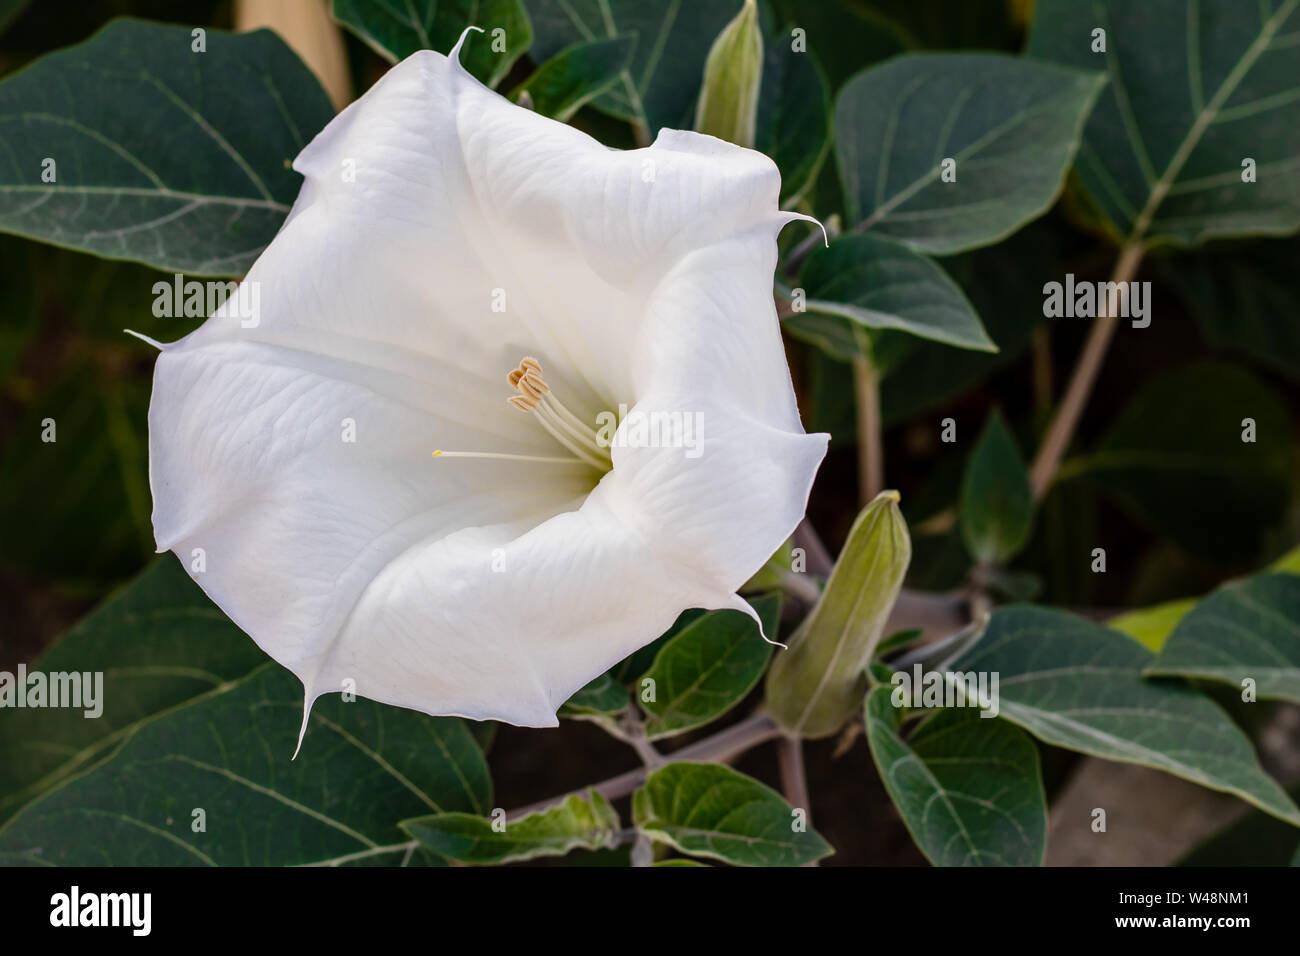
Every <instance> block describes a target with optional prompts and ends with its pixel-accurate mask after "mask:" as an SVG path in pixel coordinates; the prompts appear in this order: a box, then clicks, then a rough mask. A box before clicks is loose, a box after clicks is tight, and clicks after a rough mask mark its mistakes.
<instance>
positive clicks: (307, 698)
mask: <svg viewBox="0 0 1300 956" xmlns="http://www.w3.org/2000/svg"><path fill="white" fill-rule="evenodd" d="M318 696H319V695H318V694H313V693H312V692H311V690H310V689H309V688H308V687H307V686H306V685H305V684H304V685H303V696H302V726H301V727H299V728H298V746H296V747H294V748H293V756H292V757H290V758H289V759H290V760H297V759H298V754H299V752H300V751H301V750H302V742H303V739H304V738H305V737H306V736H307V721H309V720H311V707H312V704H314V703H316V698H317V697H318Z"/></svg>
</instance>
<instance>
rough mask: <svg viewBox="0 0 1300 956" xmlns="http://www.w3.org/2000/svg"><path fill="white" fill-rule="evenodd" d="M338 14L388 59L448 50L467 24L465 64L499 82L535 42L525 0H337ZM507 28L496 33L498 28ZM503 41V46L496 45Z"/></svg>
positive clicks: (480, 75) (479, 75)
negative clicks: (474, 29) (473, 31)
mask: <svg viewBox="0 0 1300 956" xmlns="http://www.w3.org/2000/svg"><path fill="white" fill-rule="evenodd" d="M333 13H334V19H336V20H338V21H339V23H341V24H343V25H344V26H345V27H347V28H348V29H349V30H351V31H352V32H353V33H355V34H356V35H357V36H359V37H360V38H361V39H362V40H364V41H365V42H366V44H367V45H369V46H370V47H371V48H372V49H373V50H374V51H375V52H376V53H378V54H379V55H380V56H382V57H384V58H385V59H386V60H388V61H389V62H390V63H397V62H398V61H399V60H405V59H406V58H407V57H408V56H410V55H411V54H412V53H415V52H417V51H419V50H437V51H438V52H439V53H449V52H450V51H451V49H452V47H454V46H455V45H456V41H457V40H459V39H460V36H461V34H462V33H464V32H465V29H466V28H467V27H479V28H480V29H481V30H482V31H483V32H482V33H476V34H471V35H470V36H469V37H468V38H467V39H466V41H465V46H464V48H463V49H462V50H461V63H463V64H464V65H465V69H467V70H469V72H470V73H472V74H474V76H476V77H477V78H478V79H479V80H481V81H482V82H483V83H486V84H487V85H488V86H496V85H497V84H498V83H500V82H501V79H502V78H503V77H504V76H505V75H506V74H507V73H509V72H510V67H511V66H513V65H514V62H515V60H517V59H519V57H520V56H522V55H523V54H524V53H525V52H527V50H528V47H529V45H531V44H532V42H533V30H532V25H531V24H530V23H529V22H528V14H527V12H526V11H525V10H524V5H523V3H522V2H521V0H334V8H333ZM497 30H500V31H503V32H502V33H494V31H497ZM498 41H501V42H502V43H503V44H504V47H505V49H504V50H494V49H493V47H494V46H497V45H499V43H498Z"/></svg>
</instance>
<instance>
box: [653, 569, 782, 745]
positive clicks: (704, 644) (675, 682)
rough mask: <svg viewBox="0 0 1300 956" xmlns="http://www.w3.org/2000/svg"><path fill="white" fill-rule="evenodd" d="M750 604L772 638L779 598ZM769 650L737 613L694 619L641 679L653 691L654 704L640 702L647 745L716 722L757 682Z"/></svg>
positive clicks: (767, 597)
mask: <svg viewBox="0 0 1300 956" xmlns="http://www.w3.org/2000/svg"><path fill="white" fill-rule="evenodd" d="M750 603H751V604H752V605H753V607H754V610H755V611H756V612H757V613H758V616H759V618H760V619H761V620H762V621H763V630H764V631H765V632H767V634H769V635H771V636H772V637H773V638H775V636H776V629H777V624H778V622H779V619H780V615H781V595H780V594H779V593H778V594H769V595H765V596H763V597H758V598H755V599H754V600H753V601H751V602H750ZM771 651H772V648H771V645H769V644H768V643H767V642H766V641H764V640H763V638H762V636H761V635H760V634H759V631H758V625H757V624H755V623H754V621H753V619H752V618H750V617H749V616H748V615H746V614H743V613H741V612H740V611H731V610H725V611H712V612H710V613H709V614H706V615H704V617H701V618H698V619H697V620H695V621H694V622H692V623H691V624H690V625H688V626H687V627H686V628H684V629H683V630H681V631H680V632H678V634H677V635H676V636H674V637H673V638H672V640H670V641H669V642H668V643H667V644H665V645H664V646H663V647H662V648H660V649H659V653H658V655H656V657H655V662H654V665H653V666H652V667H651V668H650V669H649V670H648V671H646V672H645V674H644V675H643V676H642V678H641V681H645V680H646V679H650V680H653V681H654V687H655V699H654V700H653V701H644V700H643V702H642V706H643V707H644V708H645V710H646V712H647V713H648V714H649V717H648V719H647V720H646V734H647V735H648V736H649V737H650V739H651V740H657V739H659V738H661V737H671V736H673V735H674V734H680V733H682V732H684V731H687V730H691V729H693V728H695V727H701V726H703V725H704V724H707V723H710V722H712V721H714V720H716V719H717V718H719V717H721V716H722V715H723V714H725V713H726V712H727V711H729V710H730V709H731V708H732V707H734V706H736V704H738V703H740V701H741V700H742V699H743V698H744V696H745V695H746V694H748V693H749V692H750V690H752V689H753V687H754V685H755V684H757V683H758V679H759V678H760V677H761V676H763V668H765V667H766V666H767V660H768V657H769V656H770V655H771ZM638 683H640V682H638Z"/></svg>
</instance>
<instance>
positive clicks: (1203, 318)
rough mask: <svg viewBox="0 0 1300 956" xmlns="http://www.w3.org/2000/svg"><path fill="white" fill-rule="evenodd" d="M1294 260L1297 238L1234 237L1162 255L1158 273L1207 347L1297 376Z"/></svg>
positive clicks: (1299, 275) (1299, 292)
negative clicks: (1219, 243)
mask: <svg viewBox="0 0 1300 956" xmlns="http://www.w3.org/2000/svg"><path fill="white" fill-rule="evenodd" d="M1241 246H1244V248H1241ZM1297 260H1300V242H1296V241H1289V242H1279V241H1277V240H1261V241H1259V242H1252V243H1234V244H1232V245H1231V247H1230V248H1213V249H1207V250H1205V251H1204V252H1197V253H1193V254H1187V255H1180V256H1175V257H1171V258H1169V259H1167V260H1163V261H1162V263H1161V266H1162V268H1161V269H1160V277H1161V278H1162V279H1163V280H1164V281H1165V282H1167V283H1169V285H1170V286H1172V287H1173V290H1174V292H1175V294H1176V295H1177V296H1178V298H1179V299H1180V300H1181V301H1182V304H1183V307H1184V308H1185V309H1187V311H1188V312H1190V313H1191V315H1192V317H1193V318H1194V319H1196V323H1197V325H1199V326H1200V328H1201V333H1202V334H1203V335H1204V336H1205V338H1206V341H1208V342H1209V344H1210V345H1211V347H1213V348H1214V349H1216V350H1224V351H1229V352H1234V353H1236V354H1238V355H1242V356H1245V357H1246V358H1249V359H1250V360H1251V361H1252V362H1255V363H1257V364H1259V365H1263V366H1265V367H1267V368H1268V369H1269V370H1270V371H1273V372H1277V373H1279V374H1281V375H1284V376H1286V377H1287V378H1289V379H1291V380H1292V381H1300V361H1297V359H1296V356H1300V322H1296V321H1295V318H1294V311H1295V304H1296V302H1298V301H1300V272H1298V271H1297V270H1296V268H1295V264H1296V262H1297Z"/></svg>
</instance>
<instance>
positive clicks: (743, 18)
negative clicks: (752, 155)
mask: <svg viewBox="0 0 1300 956" xmlns="http://www.w3.org/2000/svg"><path fill="white" fill-rule="evenodd" d="M762 79H763V37H762V35H761V34H760V33H759V30H758V5H757V4H756V3H755V2H754V0H745V5H744V6H743V7H742V8H741V10H740V12H739V13H738V14H736V17H735V19H734V20H732V21H731V22H730V23H728V24H727V25H726V26H725V27H723V28H722V32H721V33H719V34H718V36H717V39H715V40H714V41H713V48H712V49H710V50H709V58H708V60H707V61H705V64H704V88H703V89H702V90H701V91H700V103H699V106H698V108H697V109H696V111H695V128H696V129H697V130H698V131H699V132H701V133H708V134H709V135H710V136H716V137H718V139H725V140H727V141H728V142H731V143H735V144H736V145H737V146H750V147H752V146H753V145H754V125H755V122H756V120H757V117H758V88H759V84H760V83H761V81H762Z"/></svg>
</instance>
